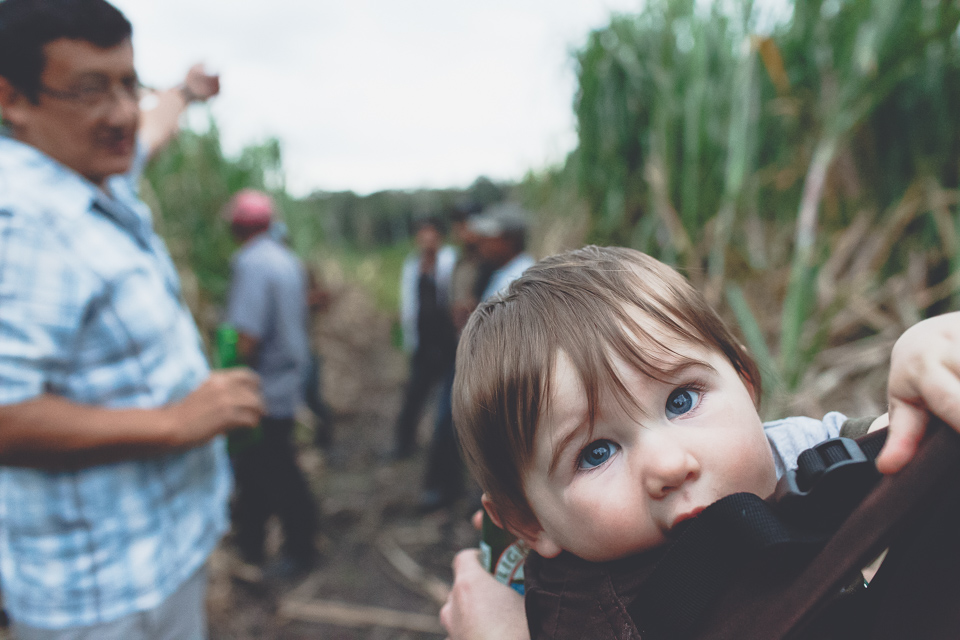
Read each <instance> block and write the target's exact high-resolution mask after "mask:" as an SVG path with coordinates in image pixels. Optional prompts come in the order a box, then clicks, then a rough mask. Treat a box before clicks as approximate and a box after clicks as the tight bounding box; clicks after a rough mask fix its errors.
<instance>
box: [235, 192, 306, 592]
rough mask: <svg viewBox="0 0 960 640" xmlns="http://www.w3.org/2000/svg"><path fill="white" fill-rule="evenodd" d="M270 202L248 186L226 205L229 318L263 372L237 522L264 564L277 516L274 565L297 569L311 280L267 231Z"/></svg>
mask: <svg viewBox="0 0 960 640" xmlns="http://www.w3.org/2000/svg"><path fill="white" fill-rule="evenodd" d="M275 213H276V212H275V208H274V204H273V201H272V199H271V198H270V197H269V196H268V195H267V194H265V193H262V192H258V191H253V190H244V191H241V192H240V193H238V194H237V195H236V196H235V197H234V198H233V200H232V201H231V202H230V205H229V206H228V214H229V217H230V224H231V230H232V232H233V234H234V236H235V237H236V239H237V240H238V241H239V242H240V243H241V247H240V250H239V251H237V253H236V255H235V256H234V257H233V261H232V263H231V270H232V278H231V286H230V298H229V303H228V309H227V321H228V322H229V323H230V324H231V325H233V327H234V328H235V329H236V330H237V333H238V340H237V352H238V355H239V357H240V359H241V360H242V361H243V363H244V364H247V365H249V366H250V367H252V368H253V369H254V371H256V372H257V373H258V374H259V375H260V380H261V385H262V386H261V388H262V390H263V397H264V402H265V404H266V415H265V417H264V419H263V421H262V422H261V437H260V438H259V439H258V440H256V441H255V442H253V443H252V444H251V443H248V444H247V445H246V447H245V448H243V449H241V450H239V451H234V473H235V475H236V484H237V502H236V509H235V513H234V520H235V526H236V532H237V542H238V544H239V547H240V551H241V553H242V554H243V556H244V558H245V559H246V560H248V561H250V562H255V563H259V562H262V561H263V559H264V558H263V554H264V548H263V547H264V538H265V533H266V528H265V525H266V521H267V519H268V518H269V517H270V515H271V514H273V513H276V514H277V515H278V516H279V517H280V521H281V523H282V525H283V532H284V551H285V554H284V557H283V558H281V559H280V563H279V564H278V565H275V566H276V567H278V568H279V570H280V572H281V573H285V574H293V573H296V572H299V571H300V570H305V569H307V568H309V567H310V565H311V564H312V563H313V561H314V559H315V557H314V556H315V546H314V534H315V532H316V528H317V516H316V505H315V502H314V499H313V496H312V494H311V493H310V489H309V487H308V485H307V482H306V479H305V478H304V476H303V473H302V472H301V471H300V468H299V467H298V466H297V461H296V451H295V449H294V446H293V442H292V438H291V435H292V433H293V427H294V414H295V412H296V409H297V406H298V405H299V403H300V401H301V399H302V397H303V396H302V392H303V379H304V376H305V374H306V369H307V365H308V363H309V359H310V347H309V339H308V336H307V326H308V310H307V281H306V273H305V271H304V268H303V265H302V264H301V263H300V260H298V259H297V257H296V256H295V255H294V254H293V252H292V251H290V249H288V248H287V247H286V246H285V245H284V244H283V243H281V242H279V241H277V240H276V239H275V238H273V237H272V236H271V234H269V233H267V231H268V229H269V227H270V223H271V221H272V220H273V218H274V217H275Z"/></svg>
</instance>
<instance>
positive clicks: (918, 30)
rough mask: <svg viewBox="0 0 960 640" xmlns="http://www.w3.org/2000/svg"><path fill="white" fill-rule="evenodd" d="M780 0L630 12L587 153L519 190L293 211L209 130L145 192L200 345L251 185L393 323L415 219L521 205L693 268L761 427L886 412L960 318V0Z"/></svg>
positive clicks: (617, 20)
mask: <svg viewBox="0 0 960 640" xmlns="http://www.w3.org/2000/svg"><path fill="white" fill-rule="evenodd" d="M780 4H782V5H783V10H782V11H779V12H771V11H770V10H769V6H768V5H767V4H762V3H759V2H753V1H751V0H726V1H723V2H712V3H711V2H703V1H697V0H647V1H646V2H644V3H640V6H641V7H642V8H641V9H639V10H638V12H636V13H631V14H622V15H614V16H611V18H610V21H609V23H608V24H607V25H606V26H605V27H603V28H601V29H598V30H596V31H594V32H592V33H590V34H589V36H588V37H587V38H586V44H585V45H584V46H582V47H581V48H579V49H578V50H576V51H574V52H572V54H571V55H572V56H574V61H575V65H576V69H577V78H578V89H577V92H576V94H575V95H573V96H570V100H571V108H572V109H573V110H574V112H575V115H576V121H577V132H578V140H579V144H578V146H577V148H576V149H575V150H574V151H573V152H572V153H570V154H569V156H568V157H567V158H566V160H565V161H564V162H563V163H562V164H560V165H557V166H552V167H531V168H530V171H529V173H528V174H527V175H526V177H524V178H523V179H522V180H519V181H518V182H516V183H513V184H494V183H493V182H491V181H490V180H487V179H486V178H483V177H478V179H477V181H476V182H475V183H474V184H472V185H471V186H469V187H466V188H460V189H456V188H451V189H449V190H420V191H384V192H379V193H374V194H370V195H365V196H360V195H357V194H354V193H350V192H345V193H327V192H318V193H315V194H312V195H311V196H309V197H306V198H300V199H296V198H293V197H291V196H289V195H288V194H287V193H286V191H285V188H284V180H283V163H282V149H281V148H280V146H279V144H278V143H276V142H275V141H271V140H267V141H264V142H262V143H258V144H253V145H251V146H249V147H248V148H247V149H245V150H244V151H243V153H242V154H240V155H239V156H238V157H231V158H228V157H225V156H224V154H223V152H222V150H221V148H220V144H219V132H218V130H217V127H216V124H215V123H211V126H210V128H209V129H208V130H207V131H205V132H200V133H197V132H193V133H191V132H187V133H186V134H185V135H184V136H182V137H181V138H180V139H179V140H178V141H177V142H176V143H175V144H174V145H173V146H172V147H171V148H169V149H168V150H166V151H165V152H164V154H163V155H162V156H161V157H160V158H158V159H157V161H156V162H154V163H153V165H152V166H151V167H150V170H149V171H148V173H147V177H146V180H145V193H146V196H147V198H146V199H147V200H148V202H149V203H150V204H151V205H152V206H153V207H154V211H155V213H156V218H157V225H158V227H159V228H160V230H161V232H162V233H163V234H164V236H165V237H166V239H167V241H168V242H169V245H170V248H171V252H172V253H173V255H174V258H175V260H176V262H177V264H178V266H179V268H180V270H181V274H182V275H183V277H184V283H185V291H186V294H187V298H188V301H189V303H190V304H191V306H192V307H193V309H194V311H195V312H196V314H197V317H198V320H199V321H200V323H201V325H202V326H203V327H204V329H205V330H209V328H210V327H211V326H213V324H215V322H216V320H217V313H218V312H217V309H218V306H219V305H220V304H222V302H223V299H224V295H225V292H226V286H227V279H228V273H229V270H228V269H229V267H228V260H229V255H230V253H231V251H232V250H233V248H234V247H233V245H232V243H231V240H230V239H229V234H228V230H227V228H226V225H225V223H224V222H223V220H222V219H221V218H220V211H221V209H222V207H223V205H224V204H225V202H226V201H227V199H228V197H229V196H230V194H231V193H233V192H235V191H236V190H238V189H240V188H242V187H246V186H252V187H259V188H265V189H267V190H269V191H271V192H272V193H274V194H275V195H276V196H277V198H278V200H279V201H280V202H281V204H282V209H283V212H284V218H285V221H286V223H287V225H288V226H289V228H290V231H291V241H292V244H293V246H294V248H295V249H296V251H297V252H298V253H299V254H300V255H301V256H302V257H303V258H304V259H305V260H307V261H308V262H309V263H311V264H313V265H315V266H316V267H317V268H318V270H319V271H320V272H322V273H323V274H324V278H325V279H327V280H329V281H330V283H331V286H333V287H336V286H340V285H341V284H342V283H354V284H360V285H362V286H363V287H364V288H365V289H366V290H368V291H369V292H370V294H371V295H372V296H373V297H374V299H375V300H376V304H377V306H378V308H380V309H382V310H383V311H384V312H386V313H388V314H391V313H393V314H395V310H396V304H397V294H396V289H397V280H398V277H399V265H400V263H401V261H402V259H403V257H404V255H405V254H406V253H407V252H408V251H409V250H410V247H411V244H410V229H411V223H412V221H413V220H415V219H416V218H417V217H418V216H420V215H426V214H439V215H446V214H448V213H449V211H450V210H451V208H452V207H453V206H454V205H455V204H457V203H458V202H461V201H463V200H464V199H465V198H469V199H471V200H473V201H476V202H480V203H481V204H488V203H491V202H495V201H497V200H500V199H504V198H513V199H518V200H520V201H522V202H523V203H524V204H525V205H526V206H527V207H528V208H529V209H530V211H532V212H533V215H534V225H533V229H532V238H531V243H532V248H533V250H534V253H536V254H537V255H539V256H542V255H546V254H548V253H551V252H555V251H557V250H560V249H563V248H569V247H574V246H577V245H581V244H584V243H587V242H592V243H599V244H618V245H626V246H631V247H635V248H637V249H641V250H643V251H646V252H648V253H650V254H651V255H653V256H655V257H657V258H659V259H661V260H664V261H666V262H668V263H670V264H673V265H676V266H677V267H678V268H680V269H681V270H682V271H683V272H684V273H685V274H686V275H687V277H689V278H690V279H691V281H692V282H693V283H694V284H695V285H696V286H697V287H699V288H701V290H703V291H704V292H705V293H706V294H707V296H708V298H709V300H710V301H711V302H712V303H714V304H715V305H717V307H718V308H719V309H720V310H721V312H722V314H723V315H724V317H726V318H728V319H729V320H730V321H731V322H732V323H733V324H734V325H735V326H736V327H738V329H739V332H740V334H741V335H742V337H743V340H744V341H745V343H746V344H747V345H748V346H749V348H750V349H751V351H752V353H753V354H754V356H755V357H756V358H757V360H758V362H759V364H760V365H761V369H762V371H763V375H764V405H763V406H764V413H765V414H767V415H781V414H783V413H784V412H785V411H788V412H803V413H807V414H811V415H816V414H817V413H818V412H820V413H822V412H823V410H825V409H827V408H836V405H837V403H840V404H841V405H842V407H841V408H844V409H845V410H847V411H849V412H851V413H869V412H877V411H881V410H882V402H883V393H884V384H885V367H886V363H887V360H888V357H889V351H890V346H891V345H892V342H893V341H894V340H895V339H896V337H897V336H898V335H899V334H900V333H901V332H902V331H903V329H904V328H906V327H908V326H910V325H911V324H913V323H915V322H917V321H918V320H920V319H922V318H924V317H927V316H929V315H933V314H937V313H942V312H945V311H949V310H954V309H957V308H958V306H960V279H958V278H960V276H958V275H957V271H958V266H960V265H958V262H960V227H958V219H957V208H958V199H960V192H958V178H960V118H958V117H957V114H958V113H960V40H958V23H960V2H957V1H955V0H795V1H794V2H792V3H786V2H785V3H780Z"/></svg>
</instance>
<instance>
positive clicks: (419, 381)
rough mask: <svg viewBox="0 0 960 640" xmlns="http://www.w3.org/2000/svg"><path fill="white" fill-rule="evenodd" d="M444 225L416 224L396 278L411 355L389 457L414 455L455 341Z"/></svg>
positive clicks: (452, 258)
mask: <svg viewBox="0 0 960 640" xmlns="http://www.w3.org/2000/svg"><path fill="white" fill-rule="evenodd" d="M444 233H445V228H444V224H443V222H442V221H441V220H440V219H439V218H436V217H428V218H423V219H421V220H419V221H418V222H417V229H416V237H415V240H416V247H417V251H416V253H413V254H411V255H410V256H409V257H407V259H406V261H405V262H404V263H403V270H402V272H401V276H400V325H401V329H402V330H403V346H404V349H405V350H406V351H407V353H410V354H411V357H410V375H409V378H408V380H407V386H406V390H405V392H404V398H403V407H402V408H401V409H400V415H399V416H398V417H397V424H396V427H395V430H394V437H395V445H394V449H393V452H392V457H393V458H394V459H395V460H400V459H403V458H407V457H409V456H411V455H413V453H414V451H415V450H416V446H417V442H416V440H417V424H418V423H419V422H420V416H421V414H422V413H423V408H424V405H425V404H426V402H427V398H428V397H429V395H430V391H431V390H432V389H433V388H434V387H435V386H436V385H437V383H439V382H441V381H442V380H443V377H444V376H445V375H446V373H447V372H448V371H449V370H450V367H452V366H453V360H454V357H455V356H456V349H457V339H456V332H455V331H454V328H453V320H452V319H451V317H450V304H449V299H450V298H449V295H450V278H451V275H452V274H453V267H454V265H455V264H456V261H457V251H456V249H454V248H453V247H451V246H449V245H445V244H443V239H444Z"/></svg>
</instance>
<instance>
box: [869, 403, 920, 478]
mask: <svg viewBox="0 0 960 640" xmlns="http://www.w3.org/2000/svg"><path fill="white" fill-rule="evenodd" d="M928 419H929V415H928V413H927V411H926V410H925V409H924V408H922V407H916V406H913V405H911V404H908V403H906V402H901V401H898V400H895V399H891V401H890V427H889V430H888V433H887V441H886V443H885V444H884V445H883V449H881V450H880V454H879V455H878V456H877V469H878V470H879V471H880V473H885V474H889V473H896V472H898V471H900V469H902V468H903V467H904V466H905V465H906V464H907V463H908V462H909V461H910V459H911V458H913V455H914V454H915V453H916V451H917V445H918V444H919V442H920V439H921V438H923V434H924V432H925V431H926V429H927V420H928Z"/></svg>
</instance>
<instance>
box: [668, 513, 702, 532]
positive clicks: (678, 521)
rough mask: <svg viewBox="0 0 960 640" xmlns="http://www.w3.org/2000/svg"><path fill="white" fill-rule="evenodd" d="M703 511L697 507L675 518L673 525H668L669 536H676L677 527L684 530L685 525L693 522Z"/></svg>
mask: <svg viewBox="0 0 960 640" xmlns="http://www.w3.org/2000/svg"><path fill="white" fill-rule="evenodd" d="M703 510H704V507H697V508H695V509H691V510H690V511H687V512H686V513H682V514H680V515H679V516H677V517H676V518H675V519H674V521H673V524H671V525H670V534H671V535H678V534H679V530H678V527H681V528H684V526H685V525H686V524H689V523H690V522H691V521H693V519H694V518H696V517H697V516H698V515H700V512H701V511H703Z"/></svg>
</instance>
